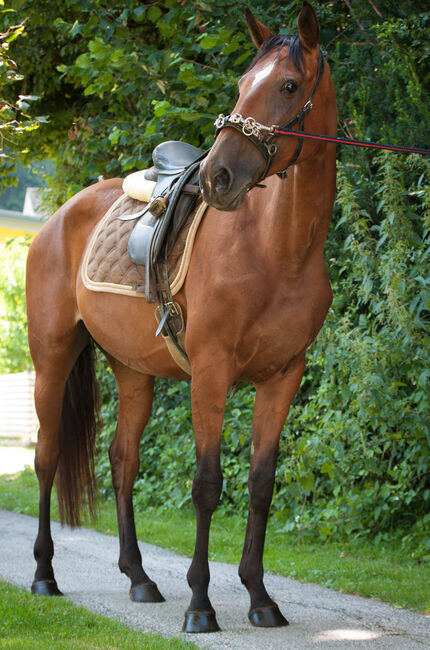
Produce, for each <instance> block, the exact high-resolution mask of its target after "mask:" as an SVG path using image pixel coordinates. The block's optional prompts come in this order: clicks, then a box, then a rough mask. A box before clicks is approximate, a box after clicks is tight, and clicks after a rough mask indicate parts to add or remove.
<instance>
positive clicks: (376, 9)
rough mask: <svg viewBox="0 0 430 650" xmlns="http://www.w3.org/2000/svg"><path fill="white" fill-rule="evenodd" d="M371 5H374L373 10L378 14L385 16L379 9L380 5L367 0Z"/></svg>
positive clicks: (381, 16)
mask: <svg viewBox="0 0 430 650" xmlns="http://www.w3.org/2000/svg"><path fill="white" fill-rule="evenodd" d="M367 1H368V3H369V4H370V6H371V7H372V9H373V11H374V12H375V13H377V14H378V16H379V17H380V18H383V15H382V14H381V12H380V11H379V9H378V7H377V6H376V5H375V4H374V3H373V2H372V0H367Z"/></svg>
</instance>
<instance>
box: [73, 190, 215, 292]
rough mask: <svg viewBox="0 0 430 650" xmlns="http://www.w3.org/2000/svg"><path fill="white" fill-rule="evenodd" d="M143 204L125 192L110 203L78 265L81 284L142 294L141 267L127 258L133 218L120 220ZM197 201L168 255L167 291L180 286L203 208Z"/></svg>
mask: <svg viewBox="0 0 430 650" xmlns="http://www.w3.org/2000/svg"><path fill="white" fill-rule="evenodd" d="M143 205H144V204H143V203H142V202H141V201H138V200H136V199H133V198H131V197H130V196H127V195H126V194H123V195H122V196H120V197H119V199H118V200H117V201H115V203H114V204H113V205H112V206H111V207H110V209H109V210H108V211H107V213H106V214H105V216H104V217H103V219H102V220H101V221H100V223H99V224H98V226H97V228H96V229H95V231H94V233H93V235H92V237H91V239H90V242H89V244H88V247H87V250H86V253H85V256H84V260H83V263H82V268H81V276H82V281H83V283H84V285H85V286H86V287H87V289H90V290H91V291H105V292H109V293H120V294H125V295H127V296H136V297H139V298H145V291H144V287H145V268H144V267H143V266H140V265H138V264H134V262H132V261H131V259H130V257H129V255H128V252H127V245H128V239H129V237H130V234H131V231H132V230H133V228H134V226H135V224H136V221H135V220H129V221H121V220H119V219H118V217H120V216H121V215H125V214H126V215H131V214H136V213H137V212H139V211H140V210H141V209H142V206H143ZM206 208H207V204H206V203H204V202H201V203H199V204H198V206H197V208H196V209H195V210H194V212H193V213H192V214H191V215H190V217H189V218H188V220H187V222H186V224H185V225H184V227H183V228H182V230H181V232H180V233H179V236H178V239H177V240H176V242H175V245H174V247H173V250H172V252H171V254H170V255H169V259H168V268H169V281H170V286H171V293H172V295H175V294H176V293H178V291H179V290H180V289H181V288H182V285H183V283H184V281H185V278H186V275H187V270H188V266H189V262H190V257H191V251H192V248H193V244H194V239H195V236H196V233H197V229H198V227H199V225H200V222H201V220H202V218H203V216H204V213H205V211H206Z"/></svg>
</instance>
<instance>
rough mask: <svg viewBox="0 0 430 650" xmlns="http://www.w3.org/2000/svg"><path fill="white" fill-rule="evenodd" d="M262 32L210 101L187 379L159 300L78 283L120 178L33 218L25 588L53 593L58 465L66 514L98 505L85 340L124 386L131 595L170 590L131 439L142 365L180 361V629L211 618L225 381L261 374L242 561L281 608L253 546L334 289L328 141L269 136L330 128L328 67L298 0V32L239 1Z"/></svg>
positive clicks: (116, 464)
mask: <svg viewBox="0 0 430 650" xmlns="http://www.w3.org/2000/svg"><path fill="white" fill-rule="evenodd" d="M246 22H247V25H248V28H249V32H250V36H251V38H252V40H253V42H254V43H255V45H256V46H257V48H258V51H257V54H256V58H255V59H254V61H253V62H252V64H251V65H250V67H249V69H248V70H246V71H245V72H244V74H243V75H242V77H241V78H240V80H239V82H238V86H239V95H238V99H237V103H236V105H235V107H234V109H233V111H232V113H231V114H230V115H228V116H224V115H220V117H219V118H218V120H217V122H216V125H217V137H216V139H215V142H214V144H213V146H212V148H211V150H210V152H209V154H208V155H207V156H206V158H205V159H204V160H203V162H202V163H201V168H200V186H201V192H202V195H203V199H204V201H205V202H206V203H207V204H208V208H207V212H206V215H205V217H204V219H203V222H202V223H201V225H200V228H199V230H198V233H197V236H196V239H195V243H194V248H193V251H192V254H191V259H190V265H189V270H188V274H187V277H186V281H185V283H184V286H183V288H182V289H181V290H180V292H179V293H178V294H177V296H176V298H175V299H176V300H177V302H178V303H179V304H180V306H181V308H182V311H183V314H184V318H185V321H186V335H185V347H186V352H187V355H188V358H189V360H190V364H191V379H190V377H189V376H188V375H187V373H186V372H185V371H184V370H182V369H181V368H179V366H178V365H177V364H176V363H175V362H174V361H173V359H172V357H171V356H170V354H169V352H168V350H167V348H166V346H165V343H164V341H163V340H161V337H159V338H156V337H155V335H154V334H155V329H156V325H157V324H156V322H155V318H154V310H155V305H154V304H151V303H150V302H146V301H145V300H137V299H136V298H135V297H133V296H126V295H117V294H112V293H104V292H93V291H90V290H88V289H87V288H86V287H85V286H84V285H83V283H82V280H81V276H80V268H81V264H82V258H83V255H84V252H85V250H86V246H87V243H88V240H89V238H90V236H91V234H92V232H93V231H94V229H95V227H96V225H97V223H98V222H99V221H100V220H101V219H102V217H103V216H104V215H105V213H106V211H107V210H108V208H109V207H110V206H112V204H113V203H114V202H115V201H116V200H117V199H118V197H119V196H121V194H122V189H121V188H122V180H121V179H110V180H105V181H101V182H98V183H96V184H94V185H92V186H90V187H88V188H86V189H84V190H82V191H81V192H79V193H78V194H77V195H75V196H74V197H72V198H71V199H69V200H68V201H67V202H66V203H65V204H64V205H63V206H62V207H61V208H60V209H59V210H58V211H57V212H56V213H55V214H54V215H53V216H52V217H51V218H50V219H49V220H48V221H47V222H46V224H45V225H44V227H43V228H42V229H41V231H40V232H39V234H38V235H37V237H36V238H35V239H34V241H33V243H32V245H31V248H30V250H29V255H28V266H27V305H28V331H29V346H30V351H31V355H32V358H33V362H34V367H35V372H36V382H35V404H36V409H37V414H38V419H39V424H40V430H39V435H38V441H37V447H36V457H35V469H36V473H37V477H38V481H39V490H40V501H39V529H38V534H37V538H36V541H35V544H34V557H35V560H36V563H37V566H36V572H35V576H34V581H33V584H32V592H33V593H35V594H47V595H60V594H61V592H60V589H59V587H58V585H57V582H56V580H55V576H54V571H53V567H52V558H53V553H54V545H53V540H52V537H51V530H50V495H51V489H52V485H53V481H54V479H56V481H57V493H58V499H59V504H60V513H61V517H62V520H63V521H66V522H67V523H69V524H71V525H75V526H76V525H79V523H80V518H79V517H80V515H79V513H80V508H81V506H82V505H84V503H85V504H87V505H88V506H89V508H90V510H93V509H94V502H95V487H94V444H95V443H94V441H95V407H96V403H95V380H94V369H93V357H92V345H94V344H96V345H97V346H98V347H99V348H100V349H101V350H102V351H103V353H104V354H105V355H106V358H107V360H108V362H109V364H110V366H111V369H112V372H113V374H114V376H115V380H116V383H117V387H118V395H119V412H118V422H117V428H116V433H115V435H114V438H113V441H112V444H111V446H110V450H109V456H110V462H111V468H112V481H113V486H114V490H115V496H116V504H117V515H118V527H119V542H120V551H119V568H120V570H121V571H122V572H123V573H125V574H126V575H127V576H128V578H129V579H130V597H131V599H132V600H133V601H136V602H160V601H162V600H164V598H163V596H162V595H161V593H160V591H159V590H158V587H157V585H156V583H155V582H154V581H153V580H152V579H151V578H150V577H149V576H148V575H147V574H146V573H145V571H144V569H143V567H142V557H141V553H140V551H139V548H138V545H137V540H136V531H135V523H134V512H133V500H132V491H133V482H134V480H135V477H136V474H137V471H138V467H139V440H140V438H141V435H142V432H143V430H144V428H145V426H146V424H147V422H148V419H149V417H150V414H151V405H152V398H153V389H154V378H155V377H156V376H158V377H168V378H172V379H178V380H183V379H190V381H191V401H192V421H193V430H194V437H195V451H196V472H195V476H194V480H193V485H192V500H193V504H194V508H195V515H196V541H195V549H194V554H193V558H192V561H191V565H190V568H189V571H188V573H187V580H188V584H189V586H190V588H191V591H192V597H191V602H190V605H189V607H188V609H187V611H186V612H185V621H184V627H183V630H184V631H186V632H214V631H216V630H218V629H219V626H218V622H217V620H216V615H215V611H214V609H213V607H212V604H211V602H210V600H209V597H208V586H209V578H210V576H209V565H208V541H209V529H210V523H211V518H212V515H213V512H214V510H215V508H216V506H217V504H218V501H219V498H220V494H221V487H222V481H223V477H222V469H221V464H220V440H221V434H222V426H223V415H224V408H225V401H226V398H227V395H228V392H229V390H230V388H231V387H232V386H233V385H235V384H236V383H237V382H241V381H247V382H251V383H252V384H253V385H254V386H255V403H254V410H253V425H252V447H251V458H250V468H249V482H248V488H249V511H248V520H247V528H246V534H245V541H244V547H243V554H242V558H241V562H240V566H239V576H240V579H241V581H242V583H243V584H244V585H245V587H246V589H247V590H248V592H249V597H250V609H249V612H248V617H249V620H250V622H251V624H253V625H255V626H259V627H276V626H282V625H287V624H288V622H287V620H286V618H285V617H284V615H283V614H282V613H281V611H280V609H279V607H278V605H277V604H276V603H275V601H274V600H273V599H272V598H271V597H270V596H269V594H268V593H267V591H266V588H265V586H264V581H263V574H264V569H263V548H264V541H265V534H266V523H267V519H268V512H269V507H270V503H271V500H272V495H273V487H274V475H275V468H276V463H277V455H278V443H279V438H280V434H281V430H282V428H283V426H284V423H285V420H286V417H287V413H288V410H289V407H290V404H291V401H292V400H293V398H294V395H295V394H296V392H297V390H298V388H299V386H300V383H301V380H302V376H303V372H304V366H305V354H306V349H307V348H308V346H309V345H310V343H311V342H312V341H313V340H314V338H315V337H316V335H317V333H318V331H319V330H320V328H321V326H322V324H323V321H324V319H325V316H326V314H327V311H328V309H329V306H330V304H331V300H332V291H331V288H330V282H329V278H328V271H327V268H326V263H325V260H324V255H323V248H324V242H325V239H326V235H327V230H328V225H329V220H330V216H331V211H332V207H333V201H334V195H335V167H336V165H335V145H334V144H331V143H326V142H315V141H309V140H307V141H303V139H300V137H299V136H297V137H295V136H293V137H288V138H280V139H276V135H274V133H273V129H271V128H270V127H271V125H276V124H283V123H287V124H289V125H291V124H294V125H298V126H299V127H301V129H302V130H303V126H304V124H305V122H306V128H307V129H308V130H310V131H313V132H316V133H322V134H328V135H335V133H336V128H337V118H336V102H335V92H334V86H333V82H332V79H331V76H330V70H329V66H328V64H327V62H326V61H325V59H324V57H323V55H322V54H321V51H320V47H319V24H318V20H317V18H316V15H315V12H314V10H313V9H312V7H311V5H310V4H309V3H307V2H304V3H303V6H302V8H301V10H300V12H299V14H298V18H297V27H298V33H297V34H296V35H295V36H292V37H287V36H279V35H276V34H273V33H272V32H271V30H270V29H269V28H268V27H267V26H266V25H265V24H264V23H262V22H260V21H259V20H258V19H257V18H256V17H255V16H253V14H252V13H251V12H250V11H249V10H248V11H247V12H246Z"/></svg>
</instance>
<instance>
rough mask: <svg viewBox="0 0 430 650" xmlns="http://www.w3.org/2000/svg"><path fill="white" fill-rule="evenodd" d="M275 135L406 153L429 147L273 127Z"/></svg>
mask: <svg viewBox="0 0 430 650" xmlns="http://www.w3.org/2000/svg"><path fill="white" fill-rule="evenodd" d="M274 134H275V135H285V136H293V137H296V138H305V139H307V140H323V141H324V142H333V143H334V144H349V145H352V146H354V147H370V148H373V149H388V150H389V151H404V152H406V153H420V154H429V153H430V149H414V148H412V147H401V146H398V145H395V144H381V143H379V142H365V141H363V140H351V139H349V138H339V137H338V136H330V135H321V134H319V133H307V132H306V131H292V130H290V129H283V128H282V127H275V129H274Z"/></svg>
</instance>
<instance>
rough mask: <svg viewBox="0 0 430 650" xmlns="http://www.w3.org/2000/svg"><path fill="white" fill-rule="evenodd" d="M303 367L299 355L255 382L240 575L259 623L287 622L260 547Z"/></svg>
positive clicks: (253, 619) (255, 621)
mask: <svg viewBox="0 0 430 650" xmlns="http://www.w3.org/2000/svg"><path fill="white" fill-rule="evenodd" d="M303 369H304V359H301V360H300V361H298V362H296V364H295V365H294V368H292V369H291V370H290V371H289V372H288V373H287V374H286V375H284V376H280V375H277V376H275V377H273V378H271V379H270V380H269V381H265V382H263V383H261V384H257V386H256V396H255V406H254V418H253V433H252V450H251V465H250V470H249V481H248V489H249V512H248V525H247V529H246V537H245V544H244V548H243V554H242V560H241V563H240V567H239V576H240V579H241V580H242V583H243V584H244V585H245V586H246V588H247V589H248V592H249V595H250V598H251V607H250V610H249V613H248V617H249V620H250V622H251V623H252V624H253V625H256V626H259V627H278V626H281V625H288V621H287V620H286V619H285V618H284V616H283V615H282V614H281V612H280V610H279V608H278V606H277V604H276V603H275V602H274V601H273V600H272V599H271V598H270V596H269V595H268V593H267V591H266V588H265V586H264V582H263V575H264V570H263V551H264V539H265V534H266V524H267V517H268V514H269V508H270V503H271V501H272V494H273V485H274V481H275V469H276V461H277V456H278V447H279V437H280V434H281V431H282V427H283V425H284V423H285V419H286V417H287V413H288V409H289V407H290V404H291V402H292V400H293V397H294V395H295V394H296V392H297V390H298V387H299V386H300V382H301V380H302V377H303Z"/></svg>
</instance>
